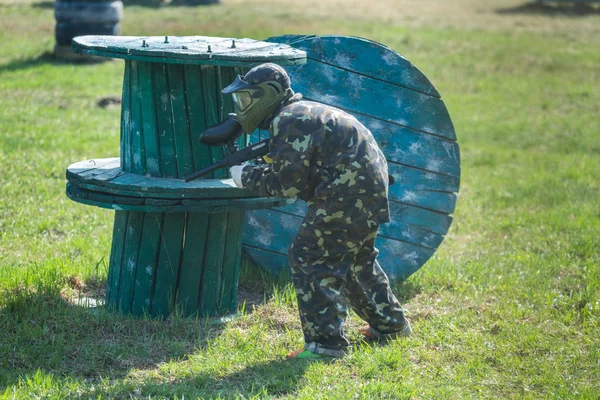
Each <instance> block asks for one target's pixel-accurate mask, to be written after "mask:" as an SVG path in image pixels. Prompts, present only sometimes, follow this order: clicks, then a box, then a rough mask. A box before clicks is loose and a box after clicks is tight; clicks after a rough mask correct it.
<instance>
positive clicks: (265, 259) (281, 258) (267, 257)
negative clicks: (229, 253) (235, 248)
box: [242, 245, 289, 276]
mask: <svg viewBox="0 0 600 400" xmlns="http://www.w3.org/2000/svg"><path fill="white" fill-rule="evenodd" d="M242 249H243V251H244V253H245V254H246V255H247V256H248V257H249V258H250V259H251V260H252V261H254V262H255V263H256V264H258V265H259V266H260V267H261V268H263V269H264V270H266V271H267V272H268V273H270V274H272V275H275V276H278V275H279V274H280V273H282V272H283V271H289V264H288V256H287V254H281V253H274V252H271V251H268V250H265V249H263V248H257V247H252V246H249V245H244V246H243V247H242Z"/></svg>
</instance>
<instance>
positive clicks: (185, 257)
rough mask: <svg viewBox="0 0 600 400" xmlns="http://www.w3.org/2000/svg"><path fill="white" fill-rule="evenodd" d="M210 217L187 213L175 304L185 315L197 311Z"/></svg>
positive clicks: (204, 265)
mask: <svg viewBox="0 0 600 400" xmlns="http://www.w3.org/2000/svg"><path fill="white" fill-rule="evenodd" d="M210 218H211V217H210V215H209V214H204V213H195V212H194V213H188V214H187V220H186V225H185V243H184V245H183V253H182V256H181V257H182V261H181V267H180V272H179V281H178V293H177V304H178V306H181V307H182V310H183V313H184V314H185V315H192V314H194V313H195V312H196V311H198V299H199V294H200V286H201V284H202V273H203V272H202V269H203V268H204V267H206V263H205V262H203V260H204V252H205V251H206V247H207V243H206V238H207V231H208V226H209V223H210Z"/></svg>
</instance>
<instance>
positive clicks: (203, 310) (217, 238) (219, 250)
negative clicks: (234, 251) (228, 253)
mask: <svg viewBox="0 0 600 400" xmlns="http://www.w3.org/2000/svg"><path fill="white" fill-rule="evenodd" d="M228 216H229V215H228V213H218V214H210V221H209V225H208V228H207V229H208V232H207V238H206V246H205V250H204V261H203V266H202V283H201V285H200V293H199V297H198V309H199V310H200V315H201V316H203V317H208V316H214V315H217V314H218V309H219V303H220V295H221V275H222V273H223V272H222V271H223V267H224V265H223V259H224V254H225V247H227V246H232V245H233V244H231V243H229V242H228V241H227V240H226V239H227V219H228Z"/></svg>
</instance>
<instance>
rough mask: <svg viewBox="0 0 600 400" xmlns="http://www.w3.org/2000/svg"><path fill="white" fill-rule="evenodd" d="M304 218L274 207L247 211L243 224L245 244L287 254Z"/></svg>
mask: <svg viewBox="0 0 600 400" xmlns="http://www.w3.org/2000/svg"><path fill="white" fill-rule="evenodd" d="M302 218H303V217H302V216H298V215H291V214H284V213H281V212H278V211H276V210H272V209H265V210H256V211H252V212H246V213H244V225H243V232H244V244H245V245H248V246H251V247H256V248H261V249H265V250H268V251H270V252H275V253H280V254H287V251H288V247H289V246H290V244H291V243H292V239H293V238H294V236H296V232H297V231H298V228H299V227H300V223H301V222H302ZM273 221H276V223H273Z"/></svg>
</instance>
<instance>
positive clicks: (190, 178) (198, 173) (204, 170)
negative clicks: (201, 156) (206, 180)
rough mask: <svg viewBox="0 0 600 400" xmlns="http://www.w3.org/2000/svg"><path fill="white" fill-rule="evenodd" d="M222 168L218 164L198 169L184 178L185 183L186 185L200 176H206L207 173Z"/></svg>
mask: <svg viewBox="0 0 600 400" xmlns="http://www.w3.org/2000/svg"><path fill="white" fill-rule="evenodd" d="M222 167H223V165H221V163H219V162H216V163H214V164H211V165H209V166H208V167H204V168H202V169H199V170H198V171H194V172H192V173H191V174H189V175H186V176H185V178H184V179H185V182H186V183H187V182H190V181H193V180H194V179H198V178H200V177H201V176H203V175H206V174H208V173H209V172H212V171H214V170H215V169H219V168H222Z"/></svg>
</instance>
